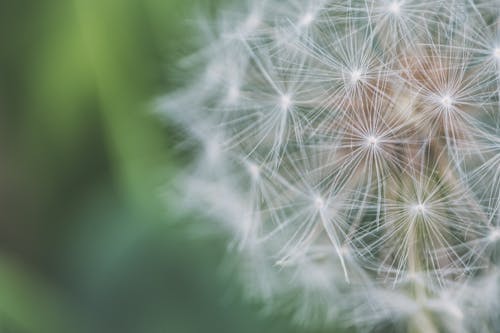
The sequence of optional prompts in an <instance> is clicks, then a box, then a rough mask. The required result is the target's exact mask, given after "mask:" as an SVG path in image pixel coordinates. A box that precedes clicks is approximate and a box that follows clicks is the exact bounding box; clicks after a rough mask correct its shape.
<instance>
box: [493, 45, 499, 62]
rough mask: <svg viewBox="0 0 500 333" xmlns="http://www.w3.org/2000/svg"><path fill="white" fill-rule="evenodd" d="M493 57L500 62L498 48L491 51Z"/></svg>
mask: <svg viewBox="0 0 500 333" xmlns="http://www.w3.org/2000/svg"><path fill="white" fill-rule="evenodd" d="M493 56H494V57H495V58H496V59H499V60H500V47H495V49H494V50H493Z"/></svg>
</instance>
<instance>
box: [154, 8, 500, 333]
mask: <svg viewBox="0 0 500 333" xmlns="http://www.w3.org/2000/svg"><path fill="white" fill-rule="evenodd" d="M240 2H241V6H238V4H235V6H234V7H232V8H230V9H229V10H228V11H227V12H226V11H223V14H220V17H219V16H217V17H216V18H214V19H213V24H209V25H205V26H203V28H202V31H203V32H204V34H205V35H206V36H207V37H206V40H207V45H204V47H203V48H202V49H201V50H200V51H199V52H196V53H195V54H194V55H192V56H189V57H187V59H186V61H185V62H184V63H185V65H186V66H184V68H185V70H186V72H187V71H190V74H192V75H186V76H185V77H192V81H191V82H189V83H188V84H187V87H186V88H185V89H181V91H179V92H176V93H174V94H172V95H169V96H167V98H165V100H166V102H163V101H162V103H161V105H162V108H164V109H165V110H166V114H167V116H168V119H171V120H173V121H175V123H176V124H177V125H178V126H180V127H181V128H182V129H183V130H184V133H185V135H186V144H185V145H182V144H181V145H180V146H181V147H184V146H188V147H193V151H195V152H196V154H199V155H196V157H195V158H193V162H192V164H191V167H189V168H186V169H185V170H183V172H182V177H181V176H180V177H178V178H179V181H178V182H179V185H178V188H180V189H181V190H180V191H179V192H180V193H185V196H184V197H185V199H184V200H185V201H186V202H187V201H189V202H188V204H185V205H184V206H186V207H189V209H192V210H195V211H196V212H199V213H200V215H201V216H202V218H204V219H207V220H214V222H220V223H214V224H209V223H205V224H204V225H213V226H219V227H220V228H221V230H222V231H221V232H228V233H229V234H230V235H233V236H234V237H233V239H234V241H233V243H232V245H234V246H231V247H230V250H229V251H231V252H232V253H234V257H236V259H235V261H238V264H237V265H236V266H238V267H240V266H241V276H242V281H243V282H242V283H243V285H244V286H245V287H246V289H248V293H249V294H250V295H251V296H252V297H260V298H262V299H264V300H265V303H266V304H269V310H270V312H272V311H279V310H280V308H283V306H281V305H282V304H284V303H285V302H286V308H287V309H288V308H290V309H293V310H294V315H295V317H294V318H295V319H296V320H298V321H300V322H301V323H303V324H304V323H305V324H306V325H311V326H315V325H319V326H321V327H323V326H324V325H325V324H334V323H336V322H338V321H340V322H345V323H347V325H348V326H349V327H351V326H356V327H358V328H359V329H360V330H361V331H363V330H366V331H372V330H373V329H376V328H377V327H388V326H387V325H393V326H394V327H395V330H396V331H397V329H398V328H400V327H406V328H409V329H410V328H411V330H413V331H416V332H437V331H443V332H446V333H452V332H453V333H454V332H479V331H483V330H484V327H491V330H492V331H499V330H500V324H498V318H497V317H495V316H496V312H495V311H496V309H497V308H498V299H500V288H498V285H500V280H499V279H498V276H499V275H498V272H499V271H500V267H499V266H500V259H499V256H498V253H497V252H498V243H499V242H500V231H499V230H500V229H499V227H498V225H499V223H500V222H499V221H500V217H499V216H500V204H499V202H500V172H499V165H500V164H499V161H500V160H499V157H498V156H499V152H500V150H499V147H500V145H499V142H500V138H499V135H500V131H499V128H500V113H499V110H500V102H499V100H500V89H499V87H500V84H499V82H500V76H499V72H498V61H496V60H500V47H498V46H497V44H496V43H497V41H498V24H497V22H499V21H500V17H499V15H500V12H499V11H498V10H497V2H496V1H490V0H487V1H465V0H457V1H443V0H439V1H434V0H421V1H420V0H404V1H402V0H340V1H333V0H312V1H301V0H280V1H278V0H241V1H240ZM492 46H494V47H492ZM187 155H191V154H187ZM176 196H178V195H177V193H176ZM213 229H216V228H213ZM237 258H242V259H244V260H238V259H237ZM485 281H488V291H487V292H486V291H481V290H482V289H481V288H482V287H483V286H482V284H485ZM486 294H491V295H487V296H488V297H484V298H485V299H488V304H487V305H484V306H483V304H482V299H480V298H482V297H481V295H483V296H484V295H486ZM285 295H286V296H285ZM289 295H295V296H294V297H293V298H291V297H289ZM339 299H341V300H342V302H339V301H338V300H339ZM485 302H486V301H485ZM479 305H480V306H479ZM492 309H493V310H492ZM469 318H482V319H481V320H484V321H485V322H487V324H485V325H484V326H481V324H478V321H480V320H470V319H469ZM405 325H406V326H405Z"/></svg>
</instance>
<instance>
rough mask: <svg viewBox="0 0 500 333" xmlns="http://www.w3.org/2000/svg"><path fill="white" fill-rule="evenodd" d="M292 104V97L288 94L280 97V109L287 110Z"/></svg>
mask: <svg viewBox="0 0 500 333" xmlns="http://www.w3.org/2000/svg"><path fill="white" fill-rule="evenodd" d="M291 105H292V99H291V97H290V96H289V95H283V96H281V99H280V106H281V109H282V110H285V111H286V110H288V109H289V108H290V106H291Z"/></svg>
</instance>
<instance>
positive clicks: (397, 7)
mask: <svg viewBox="0 0 500 333" xmlns="http://www.w3.org/2000/svg"><path fill="white" fill-rule="evenodd" d="M389 11H390V12H391V13H392V14H394V15H398V14H399V13H400V12H401V4H400V3H399V2H396V1H394V2H392V3H391V4H390V5H389Z"/></svg>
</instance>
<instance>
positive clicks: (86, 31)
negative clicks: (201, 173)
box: [0, 0, 331, 333]
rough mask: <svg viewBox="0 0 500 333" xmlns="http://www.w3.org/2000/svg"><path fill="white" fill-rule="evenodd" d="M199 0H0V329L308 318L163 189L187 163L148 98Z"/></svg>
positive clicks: (272, 328) (189, 32)
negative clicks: (270, 306)
mask: <svg viewBox="0 0 500 333" xmlns="http://www.w3.org/2000/svg"><path fill="white" fill-rule="evenodd" d="M201 2H203V0H199V1H195V0H116V1H114V0H32V1H30V0H1V1H0V333H6V332H29V333H58V332H64V333H67V332H71V333H73V332H75V333H79V332H82V333H87V332H92V333H97V332H111V333H113V332H123V333H127V332H131V333H132V332H134V333H150V332H151V333H153V332H154V333H156V332H162V333H166V332H168V333H170V332H172V333H185V332H189V333H194V332H204V333H206V332H221V333H222V332H243V333H244V332H304V331H305V329H304V328H300V327H296V326H294V325H292V324H290V323H289V318H288V317H287V316H286V315H275V316H263V315H262V314H261V312H262V311H261V309H262V304H255V303H251V302H245V301H243V300H242V296H241V291H240V289H241V288H240V286H239V284H238V281H237V279H236V278H235V277H233V276H232V275H231V274H228V273H223V271H224V270H222V269H221V262H222V260H223V257H224V256H225V253H226V246H225V240H224V239H223V237H220V238H219V239H218V238H217V237H212V238H210V239H208V238H202V237H200V238H197V237H194V236H193V235H194V234H195V233H192V232H191V231H188V230H186V229H189V228H186V227H185V226H186V225H188V224H191V223H192V222H193V221H189V218H188V217H186V216H184V217H182V215H180V214H179V212H177V211H176V209H175V207H172V206H173V205H171V204H170V203H169V202H168V201H169V200H168V199H166V197H165V196H164V195H162V193H164V192H165V191H166V190H167V187H168V186H169V183H170V182H171V181H172V180H175V177H176V172H177V170H179V168H182V167H183V165H184V163H185V161H184V160H183V158H182V156H179V154H178V153H176V150H175V145H176V142H177V140H178V138H177V134H176V131H175V128H173V127H172V126H171V125H169V124H168V123H166V122H165V121H160V120H159V118H158V117H157V116H155V115H154V108H153V104H154V103H153V101H154V100H155V98H157V97H158V96H161V95H163V94H165V93H166V92H168V91H170V90H172V89H175V88H177V86H178V85H179V83H178V80H177V79H178V77H176V76H177V75H181V74H182V73H179V72H178V71H176V70H175V68H176V62H177V61H178V59H179V57H181V56H182V55H185V54H187V53H188V52H189V51H190V46H189V45H190V43H189V41H190V40H192V39H193V37H196V36H194V35H193V33H194V32H193V31H194V30H193V29H191V27H192V23H193V21H192V19H191V18H192V17H193V13H194V12H195V11H194V8H195V7H198V8H199V5H200V3H201ZM204 6H205V7H204V8H208V7H207V6H206V2H205V4H204ZM175 73H177V74H175ZM329 332H331V330H329Z"/></svg>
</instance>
